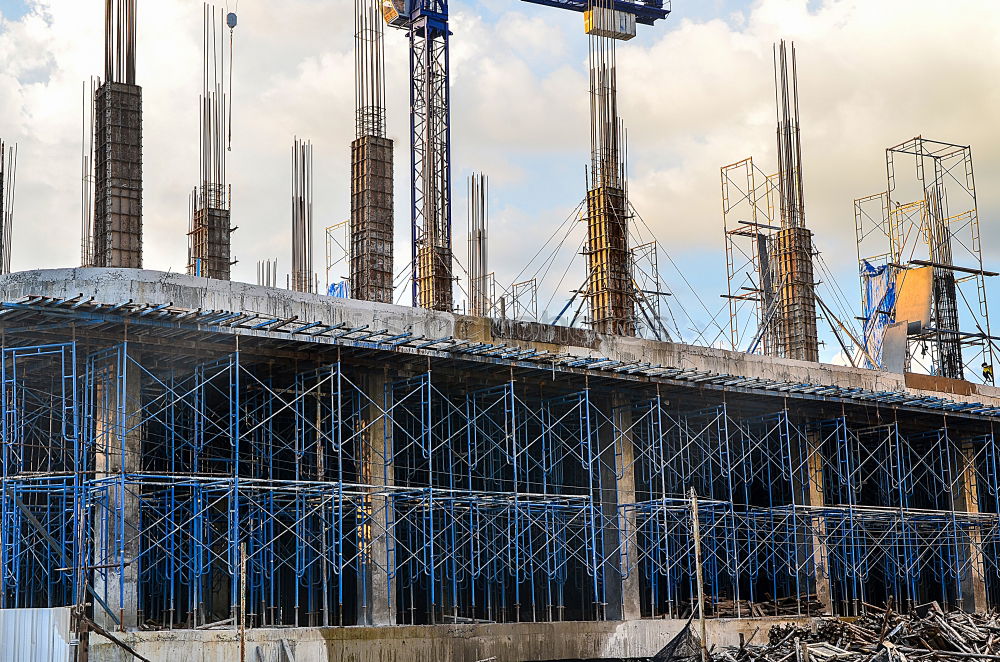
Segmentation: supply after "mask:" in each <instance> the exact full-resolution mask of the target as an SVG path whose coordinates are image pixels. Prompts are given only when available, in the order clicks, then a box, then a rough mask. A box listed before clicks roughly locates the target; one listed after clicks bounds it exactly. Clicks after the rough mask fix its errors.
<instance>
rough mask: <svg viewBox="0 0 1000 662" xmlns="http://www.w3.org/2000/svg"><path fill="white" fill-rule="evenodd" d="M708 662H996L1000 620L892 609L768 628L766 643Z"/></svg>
mask: <svg viewBox="0 0 1000 662" xmlns="http://www.w3.org/2000/svg"><path fill="white" fill-rule="evenodd" d="M711 657H712V659H713V662H923V661H926V660H933V662H975V661H977V660H978V661H979V662H988V661H997V660H1000V615H998V614H993V613H990V614H966V613H963V612H949V613H945V612H944V611H943V610H942V609H941V608H940V606H938V604H937V603H931V604H929V605H924V606H923V607H921V608H919V609H917V610H915V612H914V613H911V614H899V613H896V612H894V611H892V610H891V609H889V610H885V611H882V612H877V611H873V612H870V613H869V614H868V615H866V616H861V617H858V618H855V619H832V618H829V619H822V620H818V621H815V622H814V623H813V624H811V625H793V624H790V625H783V626H776V627H774V628H772V629H771V631H770V634H769V636H768V642H767V644H763V645H749V644H747V645H743V646H740V647H738V648H730V649H727V650H725V651H721V652H718V651H713V652H712V653H711Z"/></svg>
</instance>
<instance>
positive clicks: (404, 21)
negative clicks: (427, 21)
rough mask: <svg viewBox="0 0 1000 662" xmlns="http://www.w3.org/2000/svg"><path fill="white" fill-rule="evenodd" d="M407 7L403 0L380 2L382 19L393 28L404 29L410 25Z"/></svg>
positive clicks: (383, 0)
mask: <svg viewBox="0 0 1000 662" xmlns="http://www.w3.org/2000/svg"><path fill="white" fill-rule="evenodd" d="M408 5H409V3H408V2H406V1H405V0H382V18H384V19H385V22H386V23H387V24H388V25H391V26H392V27H394V28H405V27H406V26H408V25H409V23H410V8H409V6H408Z"/></svg>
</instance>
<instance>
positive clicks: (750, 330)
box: [722, 158, 780, 356]
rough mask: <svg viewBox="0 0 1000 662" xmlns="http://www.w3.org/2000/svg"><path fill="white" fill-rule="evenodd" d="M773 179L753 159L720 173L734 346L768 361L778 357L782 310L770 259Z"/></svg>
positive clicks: (774, 195)
mask: <svg viewBox="0 0 1000 662" xmlns="http://www.w3.org/2000/svg"><path fill="white" fill-rule="evenodd" d="M775 179H776V177H775V176H768V175H767V174H766V173H765V172H763V171H762V170H761V169H760V168H759V167H758V166H757V165H756V164H755V163H754V160H753V159H752V158H747V159H743V160H742V161H737V162H736V163H732V164H730V165H727V166H724V167H723V168H722V218H723V225H724V228H725V234H726V276H727V282H728V285H729V290H728V293H727V294H726V295H725V296H726V299H727V300H728V302H729V332H730V347H731V348H732V349H733V350H734V351H746V352H749V353H751V354H754V353H759V354H764V355H765V356H776V355H777V348H778V341H777V338H776V331H777V329H776V328H775V325H774V324H773V323H772V321H773V320H774V318H775V315H776V314H777V311H778V307H777V306H778V299H777V288H775V279H776V278H777V273H776V269H775V265H774V263H773V259H772V258H773V255H774V249H775V233H776V232H777V231H778V230H779V229H780V228H779V226H777V225H776V223H777V221H776V217H777V214H776V212H775V210H776V209H777V205H778V189H777V184H776V182H775Z"/></svg>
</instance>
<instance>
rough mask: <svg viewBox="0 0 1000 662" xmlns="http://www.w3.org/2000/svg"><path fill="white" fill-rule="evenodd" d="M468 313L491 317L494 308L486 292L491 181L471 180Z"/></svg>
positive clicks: (480, 176)
mask: <svg viewBox="0 0 1000 662" xmlns="http://www.w3.org/2000/svg"><path fill="white" fill-rule="evenodd" d="M468 197H469V260H468V263H469V313H470V314H472V315H475V316H476V317H488V316H489V315H490V309H491V308H492V305H491V301H490V296H489V292H488V291H487V279H488V276H487V274H488V273H489V245H488V230H489V205H488V199H489V178H487V177H486V175H484V174H482V173H478V174H473V175H472V176H470V177H469V196H468Z"/></svg>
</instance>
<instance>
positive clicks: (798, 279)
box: [774, 40, 819, 362]
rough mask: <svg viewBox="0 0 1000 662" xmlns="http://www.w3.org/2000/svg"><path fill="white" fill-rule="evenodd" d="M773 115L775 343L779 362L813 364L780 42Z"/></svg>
mask: <svg viewBox="0 0 1000 662" xmlns="http://www.w3.org/2000/svg"><path fill="white" fill-rule="evenodd" d="M774 76H775V100H776V103H777V116H778V131H777V135H778V190H779V203H780V216H781V229H780V230H779V231H778V233H777V235H776V246H775V260H774V262H775V269H776V272H777V282H776V283H775V284H774V287H775V289H776V291H777V294H778V299H779V309H778V310H777V311H776V316H775V323H776V324H777V329H778V333H777V339H778V345H779V349H780V351H781V354H782V355H783V356H784V357H785V358H790V359H798V360H800V361H813V362H816V361H819V341H818V337H817V330H816V293H815V281H814V277H813V260H812V233H811V232H810V231H809V230H808V229H807V228H806V225H805V205H804V199H803V193H802V146H801V142H800V135H799V86H798V71H797V67H796V59H795V46H794V44H792V45H791V47H790V48H789V47H788V46H787V45H786V43H785V42H784V40H782V41H781V43H780V44H778V45H777V46H776V47H775V51H774Z"/></svg>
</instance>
